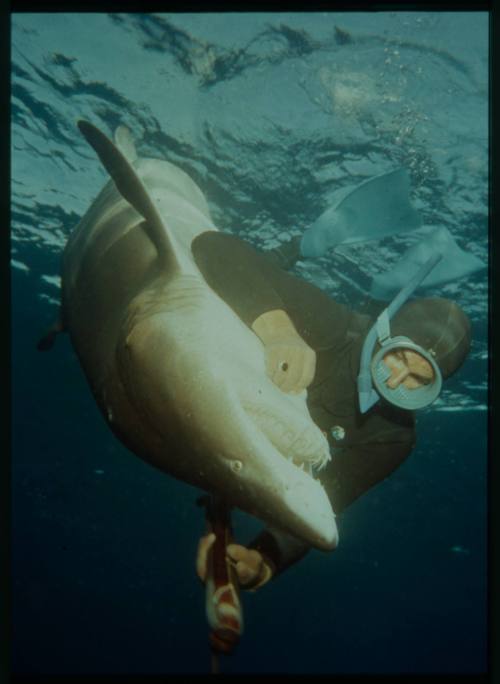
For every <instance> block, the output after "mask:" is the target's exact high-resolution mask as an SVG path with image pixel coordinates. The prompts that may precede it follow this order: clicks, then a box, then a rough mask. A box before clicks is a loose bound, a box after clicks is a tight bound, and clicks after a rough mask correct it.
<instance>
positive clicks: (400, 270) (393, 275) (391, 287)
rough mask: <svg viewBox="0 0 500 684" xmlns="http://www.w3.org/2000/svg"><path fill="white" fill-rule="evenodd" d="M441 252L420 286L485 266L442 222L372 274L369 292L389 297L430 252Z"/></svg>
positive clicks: (434, 283)
mask: <svg viewBox="0 0 500 684" xmlns="http://www.w3.org/2000/svg"><path fill="white" fill-rule="evenodd" d="M437 252H440V253H441V254H442V255H443V258H442V259H441V261H440V262H439V263H438V264H437V265H436V266H435V267H434V268H433V269H432V271H431V272H430V273H429V275H428V276H427V277H426V278H425V279H424V280H423V282H422V283H421V285H420V287H434V286H436V285H443V284H445V283H448V282H450V281H453V280H459V279H460V278H464V277H465V276H468V275H471V274H473V273H477V272H478V271H480V270H482V269H483V268H486V264H484V263H483V262H482V261H481V259H479V258H478V257H476V256H474V255H473V254H468V253H467V252H464V250H463V249H461V248H460V247H459V246H458V245H457V243H456V242H455V239H454V238H453V236H452V234H451V233H450V231H449V230H448V229H447V228H445V227H444V226H442V227H441V228H438V229H436V230H433V231H432V232H431V233H429V235H426V236H425V237H424V239H422V240H421V241H420V242H418V243H417V244H416V245H412V246H411V247H410V248H409V249H408V250H407V251H406V252H405V253H404V254H403V256H402V257H401V259H400V260H399V261H398V263H397V264H396V265H395V266H394V268H393V269H391V270H389V271H386V272H385V273H381V274H379V275H376V276H374V277H373V278H372V282H371V286H370V295H371V296H372V297H374V298H375V299H391V298H392V297H393V296H394V294H395V293H396V292H397V291H398V290H400V289H401V288H402V287H403V285H404V284H405V283H406V282H408V280H409V279H410V278H412V276H413V275H414V274H415V273H416V272H417V270H418V269H419V268H420V266H421V265H422V264H423V263H424V262H425V261H427V259H429V257H430V256H432V255H433V254H436V253H437Z"/></svg>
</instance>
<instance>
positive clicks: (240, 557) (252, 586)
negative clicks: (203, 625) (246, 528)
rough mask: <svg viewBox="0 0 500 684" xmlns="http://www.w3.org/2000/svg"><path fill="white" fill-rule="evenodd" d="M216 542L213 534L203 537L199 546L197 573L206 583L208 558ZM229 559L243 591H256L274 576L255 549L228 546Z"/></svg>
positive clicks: (237, 545)
mask: <svg viewBox="0 0 500 684" xmlns="http://www.w3.org/2000/svg"><path fill="white" fill-rule="evenodd" d="M214 541H215V534H214V533H213V532H211V533H210V534H206V535H205V536H204V537H202V538H201V539H200V541H199V544H198V553H197V555H196V573H197V575H198V577H199V578H200V580H201V581H202V582H205V580H206V577H207V557H208V552H209V551H210V549H211V547H212V545H213V543H214ZM227 557H228V559H229V560H230V561H231V562H232V563H233V565H234V567H235V569H236V574H237V576H238V582H239V584H240V586H241V587H242V588H243V589H248V590H251V591H255V590H256V589H258V588H260V587H262V586H263V585H264V584H266V582H268V581H269V580H270V579H271V577H272V576H273V571H272V569H271V567H270V566H269V564H268V563H266V562H265V561H264V558H263V556H262V554H260V553H259V552H258V551H255V550H254V549H247V548H246V547H245V546H241V545H240V544H228V547H227Z"/></svg>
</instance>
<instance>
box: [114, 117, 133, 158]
mask: <svg viewBox="0 0 500 684" xmlns="http://www.w3.org/2000/svg"><path fill="white" fill-rule="evenodd" d="M114 139H115V145H116V146H117V148H118V149H119V150H120V152H121V153H122V154H123V156H124V157H125V158H126V159H127V160H128V161H129V162H130V163H131V164H133V163H134V162H135V160H136V159H137V150H136V149H135V143H134V139H133V137H132V133H131V132H130V129H129V128H127V127H126V126H118V128H117V129H116V130H115V135H114Z"/></svg>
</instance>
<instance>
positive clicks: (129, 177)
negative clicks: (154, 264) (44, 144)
mask: <svg viewBox="0 0 500 684" xmlns="http://www.w3.org/2000/svg"><path fill="white" fill-rule="evenodd" d="M78 128H79V129H80V132H81V133H82V135H83V137H84V138H85V140H86V141H87V142H88V143H89V145H90V146H91V147H92V148H93V149H94V151H95V152H96V154H97V156H98V157H99V159H100V160H101V162H102V164H103V166H104V168H105V169H106V171H107V172H108V173H109V175H110V176H111V178H112V179H113V181H114V182H115V185H116V187H117V189H118V192H119V193H120V194H121V195H122V196H123V197H124V198H125V199H126V200H127V202H129V203H130V204H131V205H132V206H133V207H134V209H135V210H136V211H137V212H138V213H139V214H140V215H141V216H143V217H144V218H145V219H146V221H145V223H144V229H145V231H146V233H147V235H148V237H149V239H150V240H151V242H152V243H153V244H154V246H155V247H156V250H157V252H158V258H159V260H160V264H161V266H162V268H171V267H176V266H177V261H176V259H175V255H174V253H173V251H172V249H171V245H170V240H169V237H168V233H167V230H166V228H165V226H164V225H163V221H162V219H161V217H160V215H159V213H158V211H157V209H156V207H155V206H154V204H153V202H152V201H151V198H150V196H149V193H148V191H147V189H146V188H145V187H144V184H143V182H142V181H141V179H140V178H139V176H138V175H137V172H136V171H135V169H134V168H133V166H132V165H131V163H130V161H129V160H128V159H127V158H126V156H125V155H124V154H123V153H122V152H121V151H120V150H119V149H118V147H117V146H116V145H115V144H114V143H113V142H111V140H109V139H108V138H107V137H106V136H105V135H104V133H102V132H101V131H100V130H99V129H98V128H96V127H95V126H93V125H92V124H91V123H89V122H88V121H79V122H78ZM132 145H133V143H132ZM133 147H134V150H135V146H133Z"/></svg>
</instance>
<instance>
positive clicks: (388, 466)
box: [320, 440, 414, 515]
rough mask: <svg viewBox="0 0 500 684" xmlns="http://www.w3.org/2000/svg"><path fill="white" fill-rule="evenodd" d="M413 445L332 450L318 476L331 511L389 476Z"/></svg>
mask: <svg viewBox="0 0 500 684" xmlns="http://www.w3.org/2000/svg"><path fill="white" fill-rule="evenodd" d="M413 447H414V443H413V442H412V441H411V440H408V441H405V442H393V443H380V444H377V443H370V444H359V445H356V446H355V447H351V448H345V449H335V451H334V453H333V455H332V460H331V461H330V463H329V464H328V466H327V467H326V468H325V470H324V471H323V473H322V474H321V478H320V479H321V484H322V485H323V487H324V488H325V491H326V493H327V494H328V497H329V498H330V502H331V504H332V508H333V510H334V512H335V514H336V515H338V514H339V513H341V512H342V511H343V510H345V509H346V508H347V507H348V506H349V505H350V504H351V503H353V502H354V501H356V499H358V498H359V497H360V496H361V495H362V494H364V493H365V492H367V491H368V490H369V489H371V488H372V487H374V486H375V485H376V484H378V483H379V482H382V481H383V480H385V479H386V478H387V477H388V476H389V475H391V473H393V472H394V471H395V470H396V468H398V467H399V466H400V465H401V464H402V463H403V461H405V460H406V458H407V457H408V456H409V455H410V453H411V451H412V449H413Z"/></svg>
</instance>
